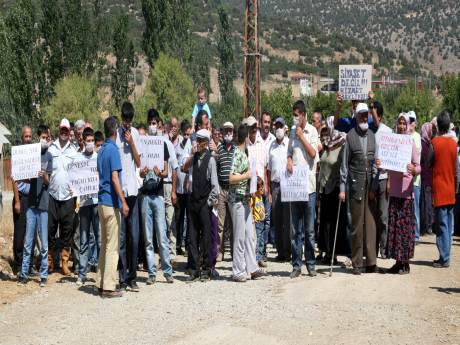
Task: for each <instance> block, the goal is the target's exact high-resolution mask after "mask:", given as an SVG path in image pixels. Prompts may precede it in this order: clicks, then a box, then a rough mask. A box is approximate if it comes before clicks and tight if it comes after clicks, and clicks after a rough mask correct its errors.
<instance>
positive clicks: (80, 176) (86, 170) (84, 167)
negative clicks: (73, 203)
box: [67, 158, 99, 197]
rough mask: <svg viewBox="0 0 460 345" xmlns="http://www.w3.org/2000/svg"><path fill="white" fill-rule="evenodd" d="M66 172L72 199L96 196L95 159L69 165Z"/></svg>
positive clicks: (96, 175)
mask: <svg viewBox="0 0 460 345" xmlns="http://www.w3.org/2000/svg"><path fill="white" fill-rule="evenodd" d="M67 172H68V174H69V180H70V188H71V189H72V193H73V196H74V197H77V196H83V195H90V194H96V195H97V194H98V192H99V174H98V172H97V159H96V158H93V159H83V160H79V161H75V162H73V163H70V164H69V166H68V170H67Z"/></svg>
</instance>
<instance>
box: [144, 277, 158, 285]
mask: <svg viewBox="0 0 460 345" xmlns="http://www.w3.org/2000/svg"><path fill="white" fill-rule="evenodd" d="M155 281H156V277H155V276H149V277H148V278H147V281H146V282H145V284H147V285H153V284H155Z"/></svg>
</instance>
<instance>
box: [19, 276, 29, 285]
mask: <svg viewBox="0 0 460 345" xmlns="http://www.w3.org/2000/svg"><path fill="white" fill-rule="evenodd" d="M26 284H27V279H26V278H23V277H19V278H18V286H25V285H26Z"/></svg>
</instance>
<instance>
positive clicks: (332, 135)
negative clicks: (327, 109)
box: [324, 116, 347, 149]
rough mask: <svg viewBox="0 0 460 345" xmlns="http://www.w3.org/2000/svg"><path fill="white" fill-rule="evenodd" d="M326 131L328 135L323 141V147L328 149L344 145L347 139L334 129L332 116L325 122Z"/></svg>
mask: <svg viewBox="0 0 460 345" xmlns="http://www.w3.org/2000/svg"><path fill="white" fill-rule="evenodd" d="M326 126H327V131H328V133H329V136H328V138H327V139H326V140H325V141H324V145H325V146H326V147H327V148H328V149H332V148H334V147H338V146H342V145H343V144H345V141H346V139H347V135H346V133H343V132H339V131H338V130H336V129H335V128H334V116H329V117H328V118H327V120H326Z"/></svg>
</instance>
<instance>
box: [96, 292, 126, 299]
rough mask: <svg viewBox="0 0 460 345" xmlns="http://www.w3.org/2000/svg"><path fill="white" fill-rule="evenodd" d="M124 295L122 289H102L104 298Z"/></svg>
mask: <svg viewBox="0 0 460 345" xmlns="http://www.w3.org/2000/svg"><path fill="white" fill-rule="evenodd" d="M122 296H123V292H122V291H120V290H116V291H108V290H104V291H102V294H101V297H102V298H117V297H122Z"/></svg>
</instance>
